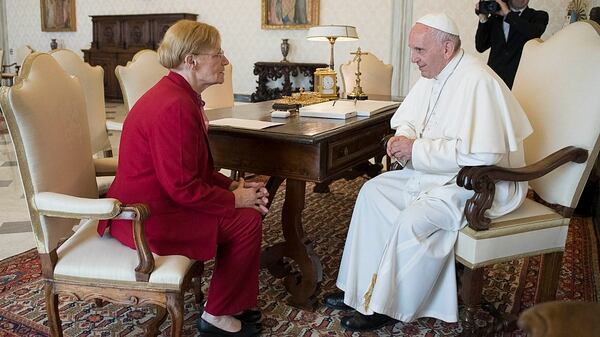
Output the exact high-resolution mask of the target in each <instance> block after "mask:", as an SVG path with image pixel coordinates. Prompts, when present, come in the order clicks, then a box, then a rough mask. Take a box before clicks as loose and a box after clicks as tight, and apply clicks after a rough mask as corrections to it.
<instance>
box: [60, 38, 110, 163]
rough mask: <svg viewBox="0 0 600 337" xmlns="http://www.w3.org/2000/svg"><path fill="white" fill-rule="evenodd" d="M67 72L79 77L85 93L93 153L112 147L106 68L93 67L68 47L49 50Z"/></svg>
mask: <svg viewBox="0 0 600 337" xmlns="http://www.w3.org/2000/svg"><path fill="white" fill-rule="evenodd" d="M49 54H50V55H52V57H54V59H55V60H56V61H57V62H58V64H60V66H61V67H62V68H63V69H64V70H65V71H66V72H67V74H69V75H72V76H75V77H77V78H78V79H79V83H80V84H81V86H82V88H83V92H84V94H85V105H86V112H87V117H88V124H89V127H90V137H91V142H92V153H98V152H100V151H104V150H107V149H110V141H109V139H108V132H107V131H106V107H105V104H104V70H102V67H100V66H95V67H92V66H91V65H89V64H88V63H86V62H84V61H83V59H82V58H81V57H80V56H79V55H77V54H75V52H73V51H71V50H68V49H56V50H53V51H51V52H49Z"/></svg>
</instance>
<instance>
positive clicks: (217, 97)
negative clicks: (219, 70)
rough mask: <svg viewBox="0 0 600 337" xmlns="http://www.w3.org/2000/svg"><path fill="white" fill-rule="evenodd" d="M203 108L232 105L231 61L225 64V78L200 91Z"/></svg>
mask: <svg viewBox="0 0 600 337" xmlns="http://www.w3.org/2000/svg"><path fill="white" fill-rule="evenodd" d="M202 100H203V101H204V103H205V105H204V108H205V109H217V108H231V107H232V106H233V76H232V67H231V63H230V64H228V65H226V66H225V80H224V81H223V83H222V84H215V85H211V86H210V87H208V88H207V89H206V90H204V91H203V92H202Z"/></svg>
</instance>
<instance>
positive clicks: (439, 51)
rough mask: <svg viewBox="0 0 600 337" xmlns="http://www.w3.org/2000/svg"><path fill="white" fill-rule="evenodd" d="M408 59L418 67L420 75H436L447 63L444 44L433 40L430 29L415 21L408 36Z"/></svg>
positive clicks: (431, 76) (432, 76)
mask: <svg viewBox="0 0 600 337" xmlns="http://www.w3.org/2000/svg"><path fill="white" fill-rule="evenodd" d="M408 46H409V48H410V61H411V62H412V63H414V64H416V65H417V66H418V67H419V71H420V72H421V76H423V77H425V78H434V77H436V76H437V75H438V74H439V73H440V72H441V71H442V69H444V67H445V66H446V64H448V60H447V59H446V57H445V56H444V45H443V44H442V43H440V42H438V41H436V40H435V38H434V37H433V33H432V31H431V29H430V28H429V27H427V26H425V25H423V24H420V23H417V24H416V25H415V26H414V27H413V29H412V30H411V31H410V35H409V37H408Z"/></svg>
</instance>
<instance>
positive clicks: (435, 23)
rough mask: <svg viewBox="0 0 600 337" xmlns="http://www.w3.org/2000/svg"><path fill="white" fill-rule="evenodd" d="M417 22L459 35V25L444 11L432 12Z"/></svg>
mask: <svg viewBox="0 0 600 337" xmlns="http://www.w3.org/2000/svg"><path fill="white" fill-rule="evenodd" d="M417 23H420V24H423V25H425V26H428V27H431V28H435V29H437V30H441V31H442V32H446V33H449V34H452V35H458V27H457V26H456V23H454V21H453V20H452V19H450V17H449V16H448V15H446V14H444V13H431V14H427V15H425V16H423V17H421V18H420V19H419V20H417Z"/></svg>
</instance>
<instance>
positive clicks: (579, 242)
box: [0, 178, 600, 337]
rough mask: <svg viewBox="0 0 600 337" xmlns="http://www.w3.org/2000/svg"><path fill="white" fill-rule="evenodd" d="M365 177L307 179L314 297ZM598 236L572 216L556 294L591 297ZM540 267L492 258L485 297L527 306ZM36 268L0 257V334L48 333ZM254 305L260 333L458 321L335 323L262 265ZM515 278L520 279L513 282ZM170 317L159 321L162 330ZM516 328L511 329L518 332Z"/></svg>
mask: <svg viewBox="0 0 600 337" xmlns="http://www.w3.org/2000/svg"><path fill="white" fill-rule="evenodd" d="M364 181H365V180H364V179H363V178H358V179H355V180H354V181H350V182H348V181H344V180H340V181H337V182H335V183H333V184H332V185H331V193H328V194H316V193H312V192H311V191H312V187H313V185H312V184H309V185H308V187H307V196H306V208H305V211H304V215H303V221H304V223H305V226H306V233H307V235H308V237H309V238H311V239H312V240H313V242H314V246H315V249H316V252H317V253H318V255H319V256H321V258H322V263H323V267H324V279H323V283H322V284H321V294H320V295H319V301H322V298H323V294H327V293H329V292H330V291H333V290H334V289H335V286H334V285H335V277H336V273H337V268H338V265H339V260H340V255H341V252H342V248H343V243H344V239H345V236H346V231H347V225H348V223H349V219H350V216H351V212H352V208H353V205H354V201H355V199H356V195H357V193H358V190H359V188H360V186H361V185H362V184H363V183H364ZM284 193H285V189H284V188H283V186H282V187H281V188H280V190H279V192H278V194H277V196H276V198H275V201H274V203H273V206H272V208H271V212H270V214H269V215H268V216H267V217H266V218H265V221H264V245H270V244H273V243H275V242H278V241H280V240H281V228H280V225H279V216H278V215H279V214H280V211H281V207H282V204H283V197H284ZM207 269H208V271H207V272H206V273H205V274H206V276H205V280H204V287H205V290H206V287H207V282H208V277H210V269H211V266H210V263H209V264H207ZM599 270H600V269H599V262H598V250H597V237H596V234H595V233H594V228H593V225H592V222H591V220H590V218H575V219H574V221H573V222H572V224H571V226H570V229H569V235H568V242H567V248H566V251H565V257H564V261H563V269H562V272H561V275H560V289H559V292H558V299H561V300H576V301H597V300H598V294H599V290H600V286H599V282H598V281H599V280H600V275H599ZM538 271H539V258H530V259H522V260H518V261H514V262H511V263H503V264H498V265H495V266H493V267H491V268H488V269H487V270H486V285H485V289H484V297H485V299H486V300H487V301H489V302H491V303H494V304H495V305H496V306H497V307H498V308H499V309H500V310H501V311H505V312H517V313H518V312H520V311H522V310H524V309H525V308H528V307H530V306H532V303H533V297H534V294H535V288H536V279H537V274H538ZM40 273H41V268H40V264H39V258H38V256H37V253H36V252H35V251H33V250H32V251H28V252H25V253H23V254H20V255H17V256H14V257H11V258H8V259H6V260H4V261H0V336H47V335H48V331H49V330H48V328H47V319H46V312H45V305H44V298H43V290H42V282H41V279H40ZM260 281H261V283H260V298H259V305H260V307H261V308H262V310H263V314H264V318H263V320H262V323H263V326H264V327H265V333H264V335H265V336H304V337H308V336H456V335H459V334H460V332H461V330H462V328H461V325H460V323H458V324H447V323H444V322H441V321H438V320H435V319H427V318H425V319H419V320H417V321H416V322H412V323H397V324H396V325H394V326H389V327H385V328H382V329H379V330H377V331H374V332H369V333H360V334H359V333H354V334H352V333H350V332H345V331H344V329H342V328H341V327H340V317H342V313H341V312H339V311H336V310H331V309H327V308H325V307H323V306H322V305H321V306H319V307H318V308H317V310H315V311H314V312H310V311H304V310H300V309H297V308H293V307H291V306H289V305H287V304H286V303H287V302H286V298H287V296H286V292H285V289H284V287H283V284H282V282H281V280H279V279H276V278H274V277H273V276H271V275H270V274H269V273H268V272H266V271H265V270H263V271H261V275H260ZM519 284H521V285H522V286H521V287H519ZM60 301H61V302H60V314H61V319H62V324H63V329H64V332H65V336H140V335H142V329H141V325H143V324H145V323H147V322H148V321H149V320H151V319H152V318H153V317H154V314H155V313H154V310H153V309H151V308H129V307H124V306H119V305H107V306H105V307H103V308H96V307H95V306H94V305H93V304H89V303H83V302H74V301H72V299H70V298H67V297H61V298H60ZM198 317H199V309H198V308H196V307H195V306H194V305H193V304H192V296H191V294H187V296H186V304H185V326H184V336H197V331H196V327H195V322H196V319H197V318H198ZM478 319H480V320H481V322H480V323H481V324H485V321H488V320H489V317H488V316H487V314H485V313H483V312H482V313H481V314H480V315H479V316H478ZM169 325H170V322H169V321H168V320H167V321H166V322H165V323H164V324H163V326H162V327H161V329H162V331H163V334H162V335H161V336H168V335H169V332H168V327H169ZM523 335H524V334H523V333H521V332H519V331H516V332H514V333H513V336H523Z"/></svg>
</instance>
